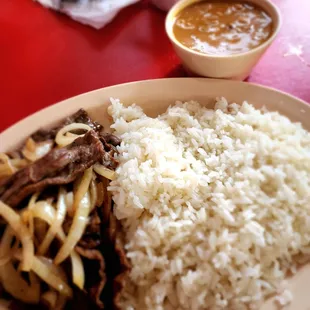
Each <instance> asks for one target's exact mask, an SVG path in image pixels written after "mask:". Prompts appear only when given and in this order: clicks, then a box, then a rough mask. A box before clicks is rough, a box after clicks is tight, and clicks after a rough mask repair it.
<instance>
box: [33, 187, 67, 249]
mask: <svg viewBox="0 0 310 310" xmlns="http://www.w3.org/2000/svg"><path fill="white" fill-rule="evenodd" d="M65 195H66V191H65V189H64V188H63V187H61V188H60V189H59V194H58V201H57V212H56V216H55V219H54V222H53V223H52V225H51V226H50V228H49V230H48V231H47V234H46V236H45V238H44V240H43V242H42V243H41V245H40V247H39V250H38V254H39V255H44V254H45V253H46V251H47V250H48V247H49V246H50V244H51V243H52V241H53V239H54V238H55V236H56V234H57V231H59V229H60V228H61V226H62V224H63V221H64V219H65V216H66V211H67V205H66V202H65Z"/></svg>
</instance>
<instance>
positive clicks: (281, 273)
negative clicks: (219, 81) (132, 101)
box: [109, 98, 310, 310]
mask: <svg viewBox="0 0 310 310" xmlns="http://www.w3.org/2000/svg"><path fill="white" fill-rule="evenodd" d="M109 112H110V114H111V115H112V117H113V119H114V124H113V126H112V128H114V130H115V132H116V134H117V135H119V136H120V137H121V139H122V143H121V146H120V147H119V151H120V157H119V159H120V166H119V168H118V169H117V178H116V180H115V181H114V182H112V185H111V188H110V189H111V190H112V191H113V194H114V201H115V203H116V206H115V213H116V216H117V218H118V219H121V220H122V225H123V228H124V231H125V234H126V236H125V238H126V251H127V256H128V258H129V259H130V261H131V263H132V270H131V272H130V274H129V278H128V281H127V287H126V290H125V292H124V293H123V294H122V308H123V309H127V310H129V309H137V310H139V309H143V310H145V309H152V310H153V309H156V310H159V309H192V310H195V309H236V310H242V309H257V308H258V307H259V305H260V303H261V302H262V301H263V300H264V299H265V298H266V297H268V296H270V294H274V293H278V294H279V293H281V294H279V295H278V297H277V299H278V302H279V303H280V304H282V305H284V304H286V303H289V302H290V300H291V298H292V296H291V294H290V292H289V291H288V290H286V289H283V291H282V292H280V291H279V289H280V288H281V285H282V282H283V280H284V278H285V276H286V275H287V274H288V273H290V272H293V273H294V272H296V268H297V266H298V264H299V263H303V262H305V261H306V260H307V259H308V257H309V254H310V134H309V132H307V131H306V130H304V129H303V128H302V126H301V125H300V124H295V123H292V122H291V121H290V120H289V119H287V118H286V117H284V116H281V115H279V114H278V113H274V112H272V113H271V112H267V111H265V112H263V111H261V110H256V109H255V108H254V107H253V106H251V105H249V104H248V103H246V102H245V103H243V104H242V105H241V106H239V105H237V104H229V105H228V103H227V102H226V100H225V99H224V98H221V99H219V100H218V101H217V103H216V105H215V108H214V110H213V109H206V108H203V107H201V106H200V105H199V104H198V103H197V102H186V103H181V102H177V103H176V104H175V105H174V106H173V107H170V108H169V109H168V110H167V112H166V113H164V114H163V115H161V116H159V117H158V118H155V119H153V118H150V117H148V116H146V115H145V114H144V113H143V111H142V109H141V108H139V107H137V106H135V105H133V106H130V107H128V108H126V107H124V106H123V105H122V104H121V103H120V102H119V101H118V100H113V101H112V105H111V107H110V110H109Z"/></svg>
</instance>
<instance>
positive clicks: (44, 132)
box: [31, 109, 103, 142]
mask: <svg viewBox="0 0 310 310" xmlns="http://www.w3.org/2000/svg"><path fill="white" fill-rule="evenodd" d="M71 123H82V124H86V125H88V126H89V127H90V128H91V129H92V130H94V131H96V132H98V133H99V132H100V131H101V130H102V129H103V127H102V126H101V125H100V124H98V123H97V122H94V121H93V120H92V119H91V118H90V117H89V115H88V114H87V112H86V111H85V110H84V109H80V110H78V111H77V112H76V113H74V114H73V115H71V116H69V117H67V118H66V120H65V121H64V122H62V123H61V124H59V125H58V126H56V127H54V128H51V129H39V130H38V131H36V132H35V133H34V134H32V135H31V138H32V139H33V140H34V141H36V142H41V141H45V140H49V139H54V138H55V136H56V134H57V132H58V130H59V129H61V128H62V127H64V126H66V125H69V124H71Z"/></svg>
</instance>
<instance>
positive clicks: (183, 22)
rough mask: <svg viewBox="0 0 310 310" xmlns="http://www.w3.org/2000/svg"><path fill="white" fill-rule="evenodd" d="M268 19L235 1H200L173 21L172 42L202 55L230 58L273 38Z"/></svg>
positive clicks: (259, 11)
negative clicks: (176, 42)
mask: <svg viewBox="0 0 310 310" xmlns="http://www.w3.org/2000/svg"><path fill="white" fill-rule="evenodd" d="M272 29H273V23H272V19H271V17H270V16H269V15H268V14H267V13H266V12H265V11H264V10H263V9H262V8H260V7H259V6H255V5H253V4H250V3H247V2H236V1H228V2H222V1H202V2H197V3H194V4H192V5H190V6H188V7H186V8H185V9H183V10H182V11H181V12H180V13H179V14H178V15H177V17H176V20H175V23H174V26H173V32H174V35H175V38H176V39H177V40H178V41H179V42H180V43H182V44H183V45H185V46H186V47H188V48H190V49H192V50H194V51H197V52H201V53H205V54H214V55H231V54H237V53H243V52H246V51H249V50H251V49H253V48H255V47H257V46H259V45H261V44H263V43H264V42H265V41H266V40H268V39H269V37H270V36H271V34H272Z"/></svg>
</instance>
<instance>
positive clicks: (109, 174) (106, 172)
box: [94, 163, 115, 180]
mask: <svg viewBox="0 0 310 310" xmlns="http://www.w3.org/2000/svg"><path fill="white" fill-rule="evenodd" d="M94 171H95V172H96V173H98V174H100V175H101V176H103V177H105V178H107V179H109V180H114V179H115V171H113V170H110V169H108V168H107V167H105V166H103V165H101V164H98V163H96V164H94Z"/></svg>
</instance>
